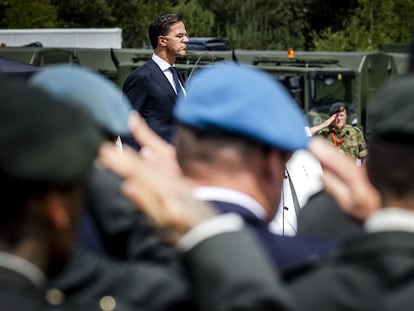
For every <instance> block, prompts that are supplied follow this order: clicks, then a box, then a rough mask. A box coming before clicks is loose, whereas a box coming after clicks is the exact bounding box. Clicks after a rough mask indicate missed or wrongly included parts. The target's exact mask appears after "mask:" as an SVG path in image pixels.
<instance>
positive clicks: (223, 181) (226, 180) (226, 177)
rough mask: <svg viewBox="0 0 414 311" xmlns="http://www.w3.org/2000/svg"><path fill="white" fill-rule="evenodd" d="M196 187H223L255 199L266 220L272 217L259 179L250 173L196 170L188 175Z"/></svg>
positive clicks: (209, 169)
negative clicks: (261, 208)
mask: <svg viewBox="0 0 414 311" xmlns="http://www.w3.org/2000/svg"><path fill="white" fill-rule="evenodd" d="M187 177H189V178H190V179H191V180H192V182H193V184H194V185H195V186H196V187H203V186H207V187H221V188H226V189H231V190H235V191H239V192H241V193H244V194H246V195H247V196H250V197H251V198H253V199H254V200H255V201H257V203H259V204H260V205H261V206H262V207H263V209H264V211H265V213H266V218H270V217H271V216H270V215H272V212H271V211H272V208H273V207H271V206H270V205H271V204H270V202H269V200H268V199H267V197H266V195H265V193H264V192H263V191H262V189H261V187H260V185H259V183H258V182H257V179H256V178H255V177H254V176H252V175H251V174H250V173H248V172H237V173H236V172H233V173H232V174H230V173H229V172H224V171H222V170H214V169H212V168H205V169H203V170H199V169H198V170H196V171H193V172H191V173H190V174H188V176H187Z"/></svg>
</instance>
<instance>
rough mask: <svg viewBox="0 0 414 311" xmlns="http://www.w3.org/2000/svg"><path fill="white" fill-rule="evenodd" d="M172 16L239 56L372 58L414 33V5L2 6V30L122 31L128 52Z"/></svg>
mask: <svg viewBox="0 0 414 311" xmlns="http://www.w3.org/2000/svg"><path fill="white" fill-rule="evenodd" d="M168 12H174V13H178V14H180V15H182V16H183V18H184V21H185V24H186V28H187V31H188V33H189V34H190V35H191V36H194V37H197V36H198V37H201V36H222V37H228V38H229V39H230V42H231V44H232V47H233V48H237V49H267V50H270V49H278V50H280V49H283V50H285V49H287V48H289V47H293V48H295V49H296V50H301V49H314V50H331V51H369V50H376V49H377V47H378V44H379V43H392V42H406V41H408V39H409V38H410V36H411V34H412V32H413V30H414V19H413V18H412V16H413V13H414V0H398V1H397V0H382V1H376V0H336V1H325V0H244V1H240V0H71V1H67V0H32V1H24V0H0V27H2V28H44V27H84V28H87V27H120V28H122V33H123V46H124V47H129V48H141V47H143V46H146V45H148V44H149V39H148V33H147V32H148V25H149V23H150V21H151V20H152V19H153V18H154V17H155V16H157V15H160V14H163V13H168Z"/></svg>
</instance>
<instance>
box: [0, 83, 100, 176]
mask: <svg viewBox="0 0 414 311" xmlns="http://www.w3.org/2000/svg"><path fill="white" fill-rule="evenodd" d="M0 103H1V105H0V150H1V152H0V180H1V181H2V182H5V181H7V180H12V181H17V182H19V181H20V182H26V183H43V184H69V183H71V182H73V181H77V180H79V179H81V178H83V176H85V175H86V174H87V172H88V171H89V168H90V167H91V164H92V163H93V160H94V158H95V157H96V155H97V153H98V149H99V146H100V144H101V142H102V137H101V134H100V132H99V130H98V129H97V128H96V126H95V124H94V122H93V121H92V120H91V119H90V118H89V117H88V116H87V115H86V113H85V112H83V111H81V110H78V109H79V108H74V107H71V106H69V105H66V104H64V103H62V102H59V101H58V100H57V99H52V98H51V97H49V95H47V94H46V93H45V92H43V91H41V90H39V89H35V88H33V87H29V86H27V85H26V84H25V83H24V82H22V81H13V82H8V83H2V84H1V86H0Z"/></svg>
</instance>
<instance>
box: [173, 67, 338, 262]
mask: <svg viewBox="0 0 414 311" xmlns="http://www.w3.org/2000/svg"><path fill="white" fill-rule="evenodd" d="M192 79H193V80H192V83H191V89H188V90H187V96H186V97H180V98H179V99H178V102H177V106H176V109H175V116H176V119H177V120H178V121H179V124H178V126H177V131H176V136H175V137H174V144H175V146H176V150H177V159H178V162H179V164H180V166H181V168H182V171H183V174H184V175H186V176H188V177H190V178H191V179H192V180H193V181H194V182H195V183H196V184H197V185H198V188H196V189H195V195H196V197H197V198H199V199H202V200H206V201H210V202H213V203H214V205H215V206H217V207H218V208H219V209H220V210H221V211H222V212H224V213H237V214H239V215H241V216H242V217H243V219H244V220H245V222H246V223H248V224H249V225H250V226H251V227H252V228H253V229H254V231H255V233H256V234H257V236H258V237H259V240H260V241H261V242H262V243H263V245H264V246H265V248H266V250H267V251H268V253H269V254H270V255H271V258H272V259H273V260H274V263H275V264H276V265H277V266H278V267H279V268H282V269H290V268H293V267H295V266H296V265H299V264H301V263H302V262H304V261H307V260H310V259H312V260H315V259H318V258H319V257H321V256H325V255H328V254H329V253H330V252H331V250H333V247H334V245H335V243H334V242H331V241H322V240H319V239H311V238H308V237H304V236H303V237H302V236H294V237H288V236H281V235H277V234H275V233H273V232H272V231H271V230H270V229H269V222H270V221H271V220H272V219H273V218H274V215H275V213H276V211H277V207H278V204H279V201H280V199H281V189H282V184H283V180H284V178H285V164H286V162H287V161H288V159H289V158H290V156H291V154H292V152H294V151H295V150H298V149H305V148H306V147H307V143H308V137H307V136H306V133H305V130H304V126H305V125H306V121H305V119H304V117H303V114H302V113H301V112H300V110H299V109H298V108H297V107H296V106H295V104H294V102H293V100H292V98H291V96H290V95H289V94H288V93H287V92H285V90H284V89H283V87H282V86H281V85H280V84H278V83H277V82H275V81H274V80H273V79H272V78H271V77H270V76H268V75H267V74H266V73H264V72H261V71H259V70H254V69H249V68H247V67H245V66H239V65H231V64H226V65H220V66H215V67H214V68H211V69H205V70H204V71H202V72H201V73H200V74H198V75H197V76H194V77H193V78H192Z"/></svg>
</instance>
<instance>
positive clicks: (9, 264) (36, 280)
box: [0, 252, 46, 288]
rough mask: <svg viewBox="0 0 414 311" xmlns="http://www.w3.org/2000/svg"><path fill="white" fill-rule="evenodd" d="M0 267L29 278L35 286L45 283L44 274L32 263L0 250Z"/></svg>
mask: <svg viewBox="0 0 414 311" xmlns="http://www.w3.org/2000/svg"><path fill="white" fill-rule="evenodd" d="M0 267H2V268H6V269H9V270H12V271H14V272H16V273H18V274H20V275H23V276H24V277H26V278H27V279H29V280H30V281H31V282H32V283H33V284H34V285H35V286H36V287H39V288H40V287H42V286H43V285H44V284H45V283H46V276H45V275H44V273H43V272H42V271H41V270H40V269H39V268H38V267H37V266H35V265H34V264H32V263H31V262H29V261H28V260H26V259H23V258H21V257H18V256H15V255H12V254H9V253H5V252H0Z"/></svg>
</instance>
